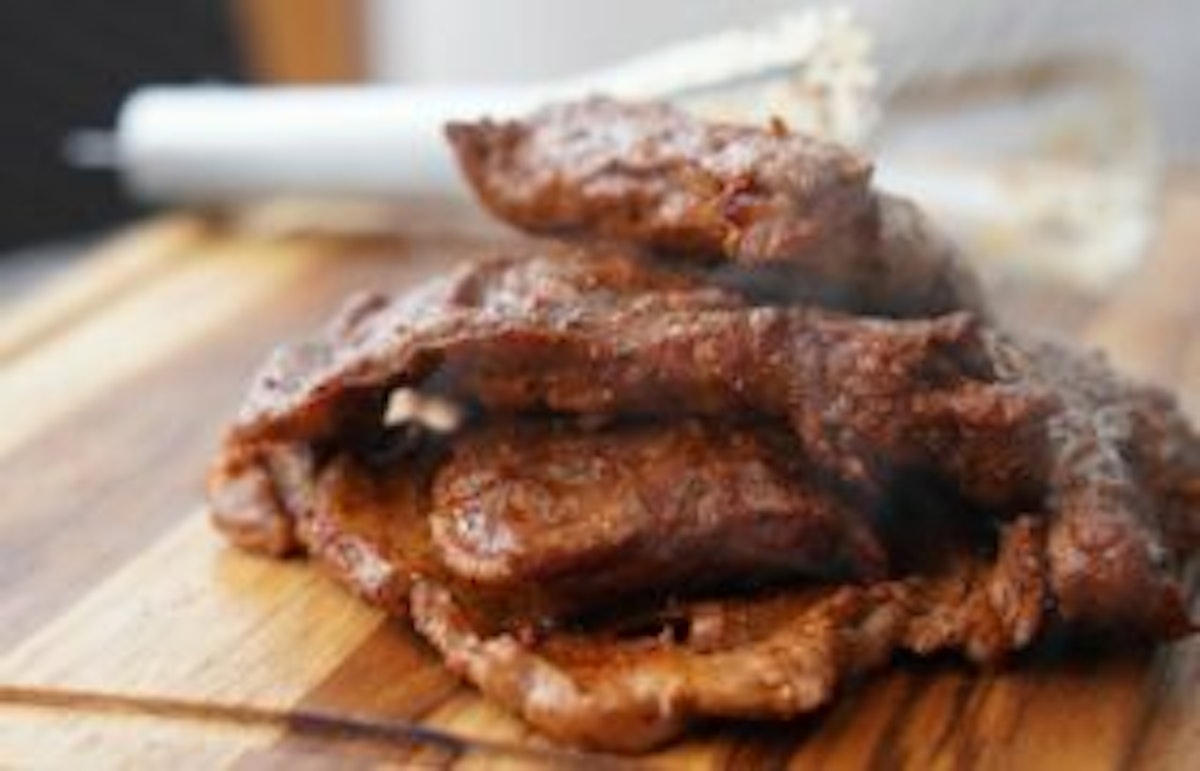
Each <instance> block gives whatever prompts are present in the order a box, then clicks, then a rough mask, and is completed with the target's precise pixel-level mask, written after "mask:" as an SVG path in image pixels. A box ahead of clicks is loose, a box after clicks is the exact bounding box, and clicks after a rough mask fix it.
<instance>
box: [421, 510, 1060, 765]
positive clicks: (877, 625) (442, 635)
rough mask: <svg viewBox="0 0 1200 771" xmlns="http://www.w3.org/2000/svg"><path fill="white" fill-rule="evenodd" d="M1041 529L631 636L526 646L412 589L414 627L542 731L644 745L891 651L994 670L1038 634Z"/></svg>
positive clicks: (1013, 530) (675, 618) (781, 712)
mask: <svg viewBox="0 0 1200 771" xmlns="http://www.w3.org/2000/svg"><path fill="white" fill-rule="evenodd" d="M1040 539H1041V534H1040V531H1039V527H1038V525H1037V523H1036V522H1035V521H1034V520H1032V519H1026V520H1020V521H1018V522H1017V523H1016V524H1014V525H1012V526H1009V527H1008V528H1007V529H1006V531H1005V534H1004V536H1003V538H1002V545H1001V550H1000V554H999V556H998V557H997V558H996V560H995V561H994V562H988V561H985V560H979V559H975V558H971V557H966V556H963V557H962V558H961V559H958V560H955V561H954V562H953V564H952V565H951V566H950V567H949V568H948V569H947V570H946V571H945V573H944V574H942V575H937V576H931V577H923V578H913V579H907V580H902V581H891V582H883V583H877V584H872V585H871V586H868V587H855V586H842V587H826V588H800V589H793V590H786V591H782V592H766V593H762V594H760V595H758V596H754V597H750V598H743V599H728V600H716V601H701V602H696V603H692V604H686V605H683V606H679V607H675V608H672V609H669V610H667V611H664V612H663V613H662V614H661V615H660V616H659V617H657V618H652V619H649V620H648V621H649V623H647V621H646V620H643V621H642V623H640V624H636V625H634V626H633V628H630V627H629V626H628V625H626V626H622V625H621V624H619V623H618V624H617V625H615V626H612V627H608V628H601V629H589V630H586V631H576V632H572V631H560V632H551V633H549V634H548V635H545V636H541V637H533V638H531V637H528V636H521V635H514V634H510V633H505V632H495V631H492V630H489V629H485V628H480V625H479V624H478V623H476V622H475V620H474V619H473V617H472V616H471V614H469V613H468V612H466V611H465V610H464V609H463V608H462V607H461V606H460V605H459V603H458V602H457V601H456V599H455V596H454V594H453V593H452V592H450V591H448V590H446V589H445V588H443V587H441V586H439V585H437V584H434V583H418V584H417V585H416V586H415V587H414V591H413V598H412V614H413V621H414V623H415V625H416V627H417V629H418V630H419V631H420V632H421V634H422V635H424V636H425V638H426V639H427V640H429V642H430V643H431V644H432V645H433V646H434V647H435V648H436V649H437V650H438V652H439V653H441V655H442V656H443V657H444V658H445V661H446V664H447V666H449V667H450V668H451V669H452V670H454V671H455V672H458V673H459V674H461V675H462V676H463V677H465V678H466V679H468V680H470V681H471V682H473V683H475V684H476V685H477V686H478V687H479V688H480V690H482V691H483V692H484V693H485V694H487V695H488V696H489V697H490V698H492V699H494V700H495V701H497V702H499V703H500V704H503V705H505V706H506V707H508V708H509V709H511V710H513V711H514V712H516V713H517V714H519V715H521V717H523V718H524V719H525V720H526V721H528V722H529V723H531V724H532V725H534V726H535V727H537V728H538V729H539V730H541V731H543V732H545V733H547V734H548V735H550V736H553V737H555V738H557V739H559V740H561V741H566V742H570V743H572V744H580V745H584V746H590V747H596V748H600V749H606V750H617V751H625V752H631V751H640V750H645V749H649V748H651V747H653V746H655V745H658V744H661V743H663V742H665V741H667V740H669V739H671V738H672V737H674V736H675V735H677V734H678V733H680V732H681V731H682V730H683V729H684V728H685V727H686V726H687V724H688V723H690V722H692V721H693V720H696V719H699V718H704V717H736V718H787V717H792V716H795V715H798V714H801V713H804V712H809V711H812V710H814V709H816V708H818V707H820V706H821V705H823V704H824V703H826V702H827V701H828V700H829V699H830V698H831V697H832V696H833V695H834V693H835V692H836V689H837V687H838V686H839V685H841V684H842V683H843V681H845V680H847V679H848V678H851V677H853V676H855V675H857V674H860V673H863V672H865V671H867V670H870V669H874V668H877V667H879V666H880V665H882V664H884V663H886V662H887V661H888V660H889V659H890V658H891V656H892V653H893V652H894V651H897V650H902V649H903V650H910V651H914V652H917V653H922V654H927V653H931V652H934V651H938V650H959V651H962V652H964V653H965V654H966V655H968V656H970V657H972V658H974V659H977V660H980V661H995V660H997V659H999V658H1001V657H1003V656H1004V655H1005V654H1006V653H1008V652H1010V651H1013V650H1016V649H1018V648H1021V647H1023V646H1024V645H1026V644H1027V643H1028V642H1029V641H1030V640H1031V639H1032V638H1033V636H1034V635H1035V634H1036V632H1037V631H1038V629H1039V626H1040V623H1041V618H1042V605H1043V601H1044V595H1045V588H1044V586H1045V580H1044V575H1043V569H1042V563H1041V544H1040Z"/></svg>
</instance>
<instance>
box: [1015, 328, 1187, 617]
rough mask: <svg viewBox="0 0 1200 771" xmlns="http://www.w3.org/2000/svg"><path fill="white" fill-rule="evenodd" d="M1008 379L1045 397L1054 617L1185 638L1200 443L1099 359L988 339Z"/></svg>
mask: <svg viewBox="0 0 1200 771" xmlns="http://www.w3.org/2000/svg"><path fill="white" fill-rule="evenodd" d="M995 340H996V342H995V343H994V348H995V349H996V356H995V358H996V359H997V360H998V361H999V362H1000V363H1001V366H1002V367H1004V368H1007V369H1008V370H1009V371H1010V373H1011V376H1012V377H1014V378H1018V379H1020V380H1022V381H1024V382H1028V383H1030V384H1031V385H1032V386H1034V387H1038V388H1045V389H1048V390H1051V391H1052V392H1053V393H1054V394H1055V396H1056V397H1057V400H1058V406H1057V408H1056V409H1055V410H1054V411H1053V413H1052V414H1051V416H1050V417H1049V419H1048V421H1047V437H1048V441H1049V446H1050V449H1051V451H1050V457H1049V463H1048V465H1047V478H1046V503H1045V510H1046V511H1047V512H1048V514H1049V517H1050V531H1049V564H1050V571H1051V577H1052V584H1053V588H1054V596H1055V598H1056V600H1057V603H1058V611H1059V613H1060V614H1061V615H1062V616H1063V617H1064V618H1065V619H1067V620H1068V621H1071V622H1074V623H1077V624H1087V625H1093V626H1105V627H1113V628H1119V629H1122V630H1124V631H1133V632H1136V633H1141V634H1150V635H1153V636H1157V637H1166V638H1171V637H1177V636H1179V635H1182V634H1185V633H1187V632H1188V631H1190V630H1191V629H1192V628H1193V627H1192V622H1191V621H1190V620H1189V617H1188V609H1187V600H1186V597H1185V592H1184V589H1183V587H1182V586H1181V585H1180V583H1179V578H1178V575H1179V569H1178V567H1179V566H1178V564H1177V562H1178V558H1179V557H1180V556H1181V555H1183V554H1186V553H1188V552H1190V551H1192V550H1194V549H1195V548H1196V546H1197V542H1198V540H1200V539H1198V538H1197V533H1198V532H1200V437H1197V435H1196V434H1195V432H1194V431H1192V429H1191V428H1190V427H1189V426H1188V425H1187V421H1186V420H1185V419H1184V418H1183V417H1182V415H1180V413H1179V411H1178V409H1177V408H1176V406H1175V404H1174V400H1173V399H1171V397H1170V396H1169V395H1167V394H1165V393H1163V392H1161V391H1158V390H1157V389H1153V388H1149V387H1145V386H1139V385H1135V384H1132V383H1128V382H1126V381H1124V380H1123V379H1122V378H1120V377H1119V376H1118V375H1117V374H1116V373H1114V372H1113V371H1112V369H1110V368H1109V367H1108V366H1107V365H1106V364H1105V362H1104V361H1103V359H1102V358H1100V357H1099V356H1096V355H1088V354H1084V353H1080V352H1077V351H1074V350H1071V349H1068V348H1066V347H1065V346H1061V345H1055V344H1052V343H1046V342H1041V341H1033V340H1028V341H1019V342H1016V343H1014V342H1013V341H1005V340H1002V339H1001V338H1000V337H999V336H996V338H995Z"/></svg>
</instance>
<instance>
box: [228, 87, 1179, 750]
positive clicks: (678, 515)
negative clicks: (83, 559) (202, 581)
mask: <svg viewBox="0 0 1200 771" xmlns="http://www.w3.org/2000/svg"><path fill="white" fill-rule="evenodd" d="M448 135H449V139H450V141H451V143H452V144H453V146H454V149H455V151H456V152H457V154H458V157H459V160H460V162H461V164H462V167H463V170H464V172H465V174H466V176H467V178H468V179H469V180H470V183H471V184H472V186H473V187H474V189H475V190H476V192H477V194H478V196H479V198H480V199H481V200H482V202H483V203H484V205H485V206H486V207H487V208H488V209H489V210H490V211H492V212H493V213H494V214H496V215H497V216H499V217H500V218H502V219H504V220H505V221H507V222H509V223H512V224H513V225H516V226H517V227H520V228H522V229H524V230H526V231H528V232H530V233H534V234H539V235H541V236H543V237H544V238H542V239H537V240H535V239H530V240H528V241H527V242H525V243H522V244H520V245H517V246H512V247H509V248H507V249H505V250H504V251H503V253H501V254H499V255H495V256H494V257H493V258H492V259H490V260H487V261H482V262H480V263H478V264H474V265H471V266H469V267H466V268H463V269H460V270H457V271H455V272H453V273H451V274H450V275H446V276H443V277H441V278H439V279H437V280H435V281H433V282H431V283H429V284H427V285H425V286H422V287H420V288H417V289H413V290H410V291H406V292H404V293H402V294H399V295H396V296H386V295H380V294H370V295H366V296H361V297H358V298H356V299H354V300H353V301H351V302H350V303H349V305H348V306H347V307H346V308H345V309H344V310H343V312H342V313H341V315H340V316H339V317H338V318H337V319H336V320H335V321H334V322H333V323H332V324H331V325H330V326H329V327H328V328H327V329H326V330H325V331H324V332H323V333H322V334H321V335H320V336H318V337H317V338H315V339H313V340H310V341H308V342H305V343H302V344H300V345H294V346H290V347H286V348H284V349H282V350H280V351H279V352H278V353H277V354H276V355H275V356H274V357H273V358H272V360H271V361H270V362H269V363H268V364H267V366H266V367H265V369H264V370H263V371H262V373H261V374H260V375H259V376H258V378H257V380H256V382H255V383H254V386H253V388H252V390H251V393H250V395H249V397H248V399H247V401H246V404H245V406H244V408H243V410H242V412H241V414H240V416H239V417H238V419H237V421H236V422H235V424H234V426H233V427H232V429H231V431H230V432H229V435H228V438H227V441H226V443H225V444H224V446H223V449H222V451H221V454H220V456H219V458H218V460H217V462H216V464H215V466H214V469H213V472H212V475H211V480H210V497H211V502H212V509H213V513H214V517H215V520H216V523H217V525H218V526H219V527H220V528H221V529H222V530H223V531H224V532H225V533H226V534H227V535H228V536H229V537H230V538H231V539H232V540H233V541H234V542H236V543H238V544H240V545H242V546H244V547H246V548H249V549H252V550H256V551H260V552H265V553H268V554H272V555H290V554H307V555H308V556H309V557H310V558H311V559H313V560H314V561H316V562H317V563H319V564H320V565H321V566H322V567H324V568H325V569H326V570H328V571H329V572H330V573H331V574H332V575H334V576H335V577H336V578H338V579H339V580H341V581H343V582H344V583H345V584H346V585H347V586H348V587H350V588H351V589H352V590H353V591H354V592H356V593H357V594H359V595H360V596H362V597H363V598H364V599H365V600H367V601H368V602H371V603H373V604H376V605H378V606H380V607H382V608H383V609H385V610H386V611H388V612H390V613H394V614H397V615H404V616H407V617H408V618H410V619H411V620H412V623H413V624H414V626H415V627H416V629H417V630H418V631H419V632H420V633H421V634H422V635H423V636H424V637H425V639H427V640H428V641H429V643H430V644H431V645H432V646H433V648H434V649H435V650H436V651H438V652H439V653H440V654H441V655H442V656H443V657H444V659H445V662H446V664H447V666H449V667H450V668H451V669H452V670H454V671H455V672H457V673H459V674H461V675H462V676H463V677H465V678H466V679H468V680H469V681H471V682H473V683H474V684H475V685H477V686H478V687H479V688H480V689H481V690H482V691H483V692H484V693H485V694H487V695H488V696H489V697H491V698H492V699H494V700H496V701H497V702H499V703H501V704H503V705H505V706H506V707H508V708H509V709H511V710H513V711H515V712H517V713H518V714H520V715H521V716H522V717H523V718H524V719H525V720H527V721H528V722H529V723H531V724H533V725H534V726H536V727H537V728H539V729H540V730H542V731H544V732H545V733H547V734H549V735H551V736H554V737H556V738H558V739H560V740H564V741H567V742H571V743H577V744H581V745H587V746H592V747H599V748H606V749H613V750H625V751H636V750H642V749H645V748H649V747H651V746H654V745H657V744H660V743H662V742H664V741H666V740H668V739H669V738H671V737H673V736H675V735H677V734H678V733H679V732H680V731H681V730H683V728H684V727H685V726H686V725H687V724H688V723H689V722H690V721H694V720H697V719H701V718H709V717H730V718H784V717H788V716H792V715H796V714H799V713H803V712H806V711H810V710H813V709H814V708H816V707H818V706H819V705H821V704H823V703H825V702H826V701H828V700H829V699H830V697H831V695H832V694H833V693H834V692H835V690H836V689H837V687H838V686H839V685H840V684H842V683H844V682H845V681H846V680H847V679H849V678H852V677H855V676H857V675H859V674H860V673H862V672H864V671H865V670H868V669H871V668H877V667H879V666H881V665H883V664H885V663H886V662H888V661H889V660H890V659H891V658H892V657H893V655H894V654H895V653H896V652H897V651H909V652H913V653H917V654H929V653H932V652H935V651H942V650H949V651H956V652H960V653H961V654H962V655H964V656H965V657H966V658H968V659H970V660H973V661H976V662H981V663H991V662H996V661H998V660H1001V659H1002V658H1003V657H1005V656H1006V655H1007V654H1009V653H1011V652H1013V651H1016V650H1018V649H1021V648H1023V647H1026V646H1028V645H1030V644H1031V643H1033V642H1034V641H1035V640H1036V639H1037V638H1038V636H1039V635H1042V634H1044V633H1045V632H1046V631H1047V630H1049V629H1051V628H1062V629H1066V630H1069V631H1071V632H1073V633H1076V634H1092V633H1103V634H1113V633H1116V634H1119V635H1121V636H1129V637H1139V638H1143V639H1157V640H1170V639H1175V638H1178V637H1180V636H1183V635H1186V634H1188V633H1189V632H1191V631H1192V630H1193V628H1194V626H1193V623H1192V621H1191V620H1190V618H1189V615H1188V608H1187V596H1186V592H1185V591H1184V588H1183V586H1182V585H1181V583H1180V579H1179V575H1180V570H1181V568H1182V567H1183V566H1184V564H1185V563H1186V561H1187V558H1188V557H1189V556H1190V554H1191V553H1192V552H1193V551H1194V550H1195V549H1196V546H1197V543H1198V541H1200V440H1198V439H1197V436H1196V434H1195V433H1193V431H1192V430H1191V428H1190V427H1189V426H1188V425H1187V423H1186V421H1185V420H1184V418H1183V417H1181V415H1180V413H1179V411H1178V410H1177V408H1176V406H1175V404H1174V402H1173V400H1172V398H1171V397H1170V396H1168V395H1167V394H1165V393H1163V392H1161V391H1159V390H1156V389H1154V388H1150V387H1146V386H1142V385H1138V384H1133V383H1130V382H1127V381H1126V380H1124V379H1122V378H1121V377H1119V376H1117V375H1115V374H1114V373H1113V372H1112V371H1111V370H1110V369H1109V368H1108V367H1107V366H1106V365H1105V363H1104V362H1103V361H1102V360H1101V359H1099V358H1098V357H1096V356H1093V355H1089V354H1085V353H1080V352H1077V351H1074V350H1071V349H1069V348H1066V347H1062V346H1059V345H1056V344H1052V343H1047V342H1042V341H1036V340H1032V339H1029V338H1027V337H1024V336H1019V335H1015V334H1013V333H1010V332H1007V331H1005V330H1002V329H1000V328H998V327H997V326H996V325H995V324H994V323H993V322H992V321H990V316H989V313H988V310H987V308H986V307H985V305H984V301H983V298H982V297H981V294H980V292H979V289H978V286H977V284H976V282H975V280H974V279H973V277H972V276H971V274H970V273H969V271H967V270H966V269H965V268H964V267H963V266H962V265H961V264H959V262H958V261H957V259H956V257H955V255H954V252H953V249H952V248H950V247H949V246H948V245H947V244H946V243H945V242H944V241H942V240H940V239H939V237H938V236H937V235H936V233H934V232H933V231H932V230H931V228H930V227H929V225H928V224H927V223H926V222H925V221H924V220H923V219H922V216H921V214H920V213H919V212H918V211H917V210H916V209H915V208H914V207H913V206H912V204H910V203H908V202H905V201H903V200H899V199H896V198H893V197H889V196H887V195H885V194H882V193H880V192H878V191H876V190H874V189H873V188H872V187H871V184H870V176H871V167H870V165H869V164H868V163H867V162H865V161H864V160H863V159H861V158H860V157H858V156H857V155H855V154H853V153H851V152H849V151H848V150H845V149H841V148H838V147H834V146H830V145H827V144H823V143H821V142H818V141H815V140H812V139H810V138H806V137H802V136H797V135H794V134H792V133H790V132H789V131H788V130H787V128H786V127H784V126H782V125H773V126H771V127H769V128H767V129H761V130H760V129H756V128H748V127H739V126H728V125H711V124H704V123H699V122H696V121H694V120H692V119H690V118H689V117H687V116H685V115H683V114H681V113H679V112H677V111H675V110H673V109H671V108H669V107H666V106H662V105H645V104H622V103H618V102H613V101H608V100H602V99H594V100H589V101H585V102H581V103H575V104H567V105H561V106H555V107H551V108H548V109H545V110H543V111H541V112H539V113H537V114H535V115H533V116H532V117H530V118H529V119H528V120H525V121H515V122H503V123H495V122H491V121H482V122H479V123H464V124H456V125H452V126H450V127H449V129H448ZM545 237H550V238H545Z"/></svg>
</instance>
